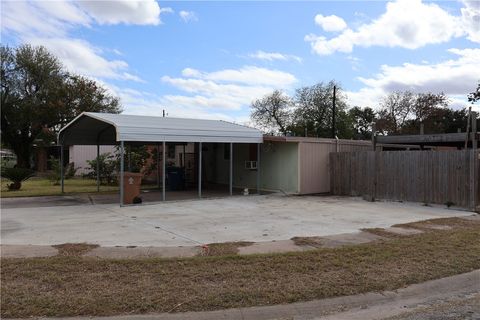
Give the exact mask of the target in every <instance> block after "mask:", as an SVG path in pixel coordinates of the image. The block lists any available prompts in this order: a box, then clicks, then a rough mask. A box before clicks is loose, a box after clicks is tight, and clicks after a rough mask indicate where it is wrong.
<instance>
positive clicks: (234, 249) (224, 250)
mask: <svg viewBox="0 0 480 320" xmlns="http://www.w3.org/2000/svg"><path fill="white" fill-rule="evenodd" d="M252 244H253V242H249V241H236V242H222V243H210V244H207V245H204V246H202V247H201V249H202V250H201V252H200V253H199V256H228V255H236V254H238V248H240V247H248V246H251V245H252Z"/></svg>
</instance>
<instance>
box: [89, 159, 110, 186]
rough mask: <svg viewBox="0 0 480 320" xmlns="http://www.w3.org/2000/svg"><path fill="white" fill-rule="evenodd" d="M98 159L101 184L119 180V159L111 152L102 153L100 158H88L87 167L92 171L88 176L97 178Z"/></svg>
mask: <svg viewBox="0 0 480 320" xmlns="http://www.w3.org/2000/svg"><path fill="white" fill-rule="evenodd" d="M97 161H99V172H100V184H113V183H115V182H116V181H117V177H116V168H117V160H116V159H115V157H114V156H112V155H111V154H110V153H102V154H101V155H99V156H98V159H97V158H95V159H93V160H87V163H88V165H89V166H88V167H87V168H86V169H87V170H90V172H89V173H87V174H86V176H87V177H88V178H92V179H96V178H97Z"/></svg>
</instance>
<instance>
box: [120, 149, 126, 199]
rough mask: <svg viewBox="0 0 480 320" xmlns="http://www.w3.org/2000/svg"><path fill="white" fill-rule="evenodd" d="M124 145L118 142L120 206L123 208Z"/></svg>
mask: <svg viewBox="0 0 480 320" xmlns="http://www.w3.org/2000/svg"><path fill="white" fill-rule="evenodd" d="M124 153H125V144H124V142H123V141H120V206H123V179H124V177H123V171H124V169H125V159H124V158H125V155H124Z"/></svg>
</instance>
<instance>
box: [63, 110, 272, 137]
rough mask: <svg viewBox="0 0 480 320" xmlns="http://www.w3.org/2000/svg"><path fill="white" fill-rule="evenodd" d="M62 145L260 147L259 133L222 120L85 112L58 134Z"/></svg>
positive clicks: (260, 134) (260, 135)
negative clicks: (138, 144)
mask: <svg viewBox="0 0 480 320" xmlns="http://www.w3.org/2000/svg"><path fill="white" fill-rule="evenodd" d="M58 140H59V144H62V145H96V144H97V143H98V144H101V145H108V144H110V145H114V144H118V142H119V141H125V142H163V141H165V142H217V143H230V142H233V143H262V142H263V135H262V133H261V131H259V130H257V129H253V128H249V127H246V126H242V125H238V124H235V123H230V122H226V121H222V120H201V119H182V118H169V117H150V116H134V115H125V114H111V113H93V112H84V113H82V114H81V115H79V116H78V117H76V118H75V119H74V120H72V121H71V122H70V123H69V124H67V125H66V126H65V127H63V128H62V129H61V130H60V133H59V136H58Z"/></svg>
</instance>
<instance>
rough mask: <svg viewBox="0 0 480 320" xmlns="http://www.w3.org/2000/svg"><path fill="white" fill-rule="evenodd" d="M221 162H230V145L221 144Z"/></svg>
mask: <svg viewBox="0 0 480 320" xmlns="http://www.w3.org/2000/svg"><path fill="white" fill-rule="evenodd" d="M223 160H230V143H224V144H223Z"/></svg>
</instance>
